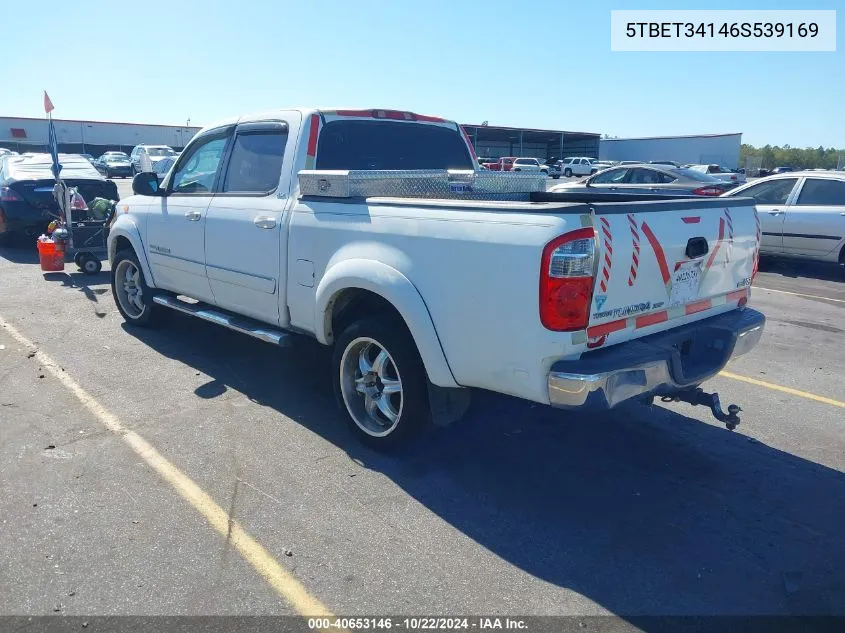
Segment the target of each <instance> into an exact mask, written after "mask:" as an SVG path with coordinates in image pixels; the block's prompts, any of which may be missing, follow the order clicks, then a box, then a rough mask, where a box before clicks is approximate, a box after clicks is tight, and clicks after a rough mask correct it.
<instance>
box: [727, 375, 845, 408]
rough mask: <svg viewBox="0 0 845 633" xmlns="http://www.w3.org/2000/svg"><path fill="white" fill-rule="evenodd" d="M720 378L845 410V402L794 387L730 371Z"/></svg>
mask: <svg viewBox="0 0 845 633" xmlns="http://www.w3.org/2000/svg"><path fill="white" fill-rule="evenodd" d="M719 375H720V376H724V377H725V378H733V379H734V380H741V381H742V382H747V383H749V384H751V385H757V386H758V387H765V388H766V389H774V390H775V391H782V392H784V393H788V394H790V395H793V396H799V397H801V398H807V400H815V401H816V402H822V403H824V404H830V405H833V406H834V407H842V408H843V409H845V402H840V401H839V400H834V399H833V398H825V397H824V396H817V395H816V394H814V393H808V392H806V391H800V390H799V389H793V388H792V387H784V386H782V385H775V384H773V383H771V382H765V381H763V380H757V379H756V378H749V377H748V376H740V375H739V374H734V373H733V372H729V371H721V372H719Z"/></svg>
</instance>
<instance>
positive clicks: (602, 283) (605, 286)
mask: <svg viewBox="0 0 845 633" xmlns="http://www.w3.org/2000/svg"><path fill="white" fill-rule="evenodd" d="M599 286H601V291H602V292H607V284H606V283H605V281H604V279H602V280H601V283H600V284H599Z"/></svg>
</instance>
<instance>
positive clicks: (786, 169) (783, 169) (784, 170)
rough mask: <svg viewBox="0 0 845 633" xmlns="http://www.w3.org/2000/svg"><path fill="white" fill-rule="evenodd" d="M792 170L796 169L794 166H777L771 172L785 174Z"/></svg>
mask: <svg viewBox="0 0 845 633" xmlns="http://www.w3.org/2000/svg"><path fill="white" fill-rule="evenodd" d="M790 171H795V169H794V168H793V167H786V166H784V167H775V168H774V169H773V170H772V172H771V173H772V175H775V174H785V173H787V172H790Z"/></svg>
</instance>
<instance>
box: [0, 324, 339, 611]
mask: <svg viewBox="0 0 845 633" xmlns="http://www.w3.org/2000/svg"><path fill="white" fill-rule="evenodd" d="M0 325H2V327H3V328H5V330H6V331H7V332H8V333H9V334H10V335H11V336H12V338H14V339H15V340H17V341H18V342H19V343H20V344H21V345H23V346H24V347H28V348H31V349H35V344H34V343H33V342H32V341H30V340H29V339H27V338H26V337H25V336H24V335H23V334H21V333H20V332H18V330H16V329H15V328H14V327H13V326H12V325H11V324H9V323H8V322H6V321H4V320H3V318H2V317H0ZM35 358H36V359H37V360H38V362H39V363H40V364H41V366H42V367H43V368H44V369H46V370H47V371H49V372H50V373H51V374H52V375H53V376H54V377H55V378H56V380H58V381H59V382H60V383H61V384H62V385H63V386H64V387H65V388H67V389H68V391H70V392H71V393H73V395H75V396H76V397H77V399H78V400H79V401H80V402H81V403H82V405H83V406H84V407H85V408H86V409H88V411H90V412H91V413H92V414H93V415H94V417H96V418H97V420H99V422H100V423H101V424H102V425H103V426H105V427H106V428H107V429H108V430H109V431H111V432H112V433H114V434H115V435H117V436H119V437H120V439H122V440H123V441H124V442H125V443H126V444H128V445H129V446H130V447H131V448H132V450H134V451H135V452H136V453H137V454H138V455H139V456H140V457H141V459H143V460H144V461H145V462H146V463H147V465H149V466H150V467H151V468H152V469H153V470H155V471H156V472H157V473H158V474H159V475H160V476H161V477H162V479H164V480H165V481H166V482H167V483H169V484H170V485H171V486H172V487H173V488H174V489H175V490H176V492H178V493H179V494H180V495H181V496H182V498H183V499H185V501H187V502H188V503H190V504H191V506H193V508H194V509H195V510H196V511H197V512H199V513H200V514H201V515H202V516H203V517H204V518H205V520H206V521H208V523H209V524H211V526H212V527H213V528H214V529H215V530H217V532H218V533H219V534H220V535H221V536H222V537H223V538H225V539H227V540H228V541H229V542H230V543H231V544H232V546H233V547H234V548H235V549H236V550H237V551H238V553H239V554H240V555H241V556H243V558H244V559H245V560H246V561H247V562H248V563H249V564H250V565H252V567H253V568H254V569H255V570H256V571H257V572H258V573H259V574H261V576H263V577H264V579H265V580H266V581H267V582H268V583H269V584H270V586H272V587H273V589H275V590H276V593H278V594H279V595H280V596H281V597H282V598H284V599H285V600H286V601H287V602H288V603H289V604H290V605H291V606H292V607H293V608H294V609H295V610H296V611H298V612H299V613H300V614H302V615H309V616H329V615H331V613H330V612H329V610H328V609H327V608H326V606H325V605H324V604H323V603H322V602H320V601H319V600H318V599H317V598H315V597H314V596H312V595H311V594H309V593H308V590H307V589H306V588H305V586H304V585H303V584H302V583H300V582H299V581H298V580H297V579H296V578H294V577H293V576H292V575H291V574H290V573H289V572H288V571H287V570H286V569H285V568H284V567H282V566H281V565H280V564H279V562H278V561H277V560H276V559H275V558H273V556H272V555H271V554H270V552H268V551H267V550H266V549H265V548H264V547H263V546H262V545H260V544H259V543H258V541H256V540H255V539H254V538H253V537H252V536H250V535H249V534H248V533H247V532H246V531H245V530H244V529H243V528H242V527H241V526H240V525H239V524H238V523H237V521H235V520H233V519H232V517H230V516H229V514H228V513H227V512H226V511H225V510H223V508H221V507H220V506H219V505H217V503H216V502H215V501H214V499H212V498H211V496H210V495H209V494H208V493H206V492H205V491H204V490H203V489H202V488H200V487H199V486H198V485H197V484H196V482H194V481H193V480H192V479H191V478H190V477H188V476H187V475H186V474H185V473H183V472H182V471H181V470H179V469H178V468H177V467H176V466H175V465H173V463H171V462H170V461H168V460H167V458H165V457H164V456H163V455H162V454H161V453H159V452H158V451H157V450H156V449H155V447H153V446H152V444H150V443H149V442H147V440H145V439H144V438H143V437H141V436H140V435H138V434H137V433H135V431H132V430H130V429H128V428H126V427H125V426H123V424H121V423H120V420H118V419H117V417H116V416H115V415H114V414H113V413H111V412H109V411H108V410H107V409H106V408H105V407H103V406H102V405H101V404H100V403H99V402H97V400H96V399H95V398H94V397H93V396H92V395H91V394H89V393H88V392H87V391H85V389H83V388H82V387H81V386H80V385H79V383H77V382H76V381H75V380H74V379H73V378H71V377H70V376H69V375H68V374H67V372H65V371H63V370H62V368H61V367H59V365H57V364H56V362H55V361H54V360H53V359H52V358H50V357H49V356H48V355H47V354H46V353H44V352H42V351H38V352H36V354H35Z"/></svg>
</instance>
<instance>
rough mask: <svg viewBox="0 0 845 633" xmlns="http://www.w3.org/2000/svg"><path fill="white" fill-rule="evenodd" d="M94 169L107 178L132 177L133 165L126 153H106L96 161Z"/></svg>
mask: <svg viewBox="0 0 845 633" xmlns="http://www.w3.org/2000/svg"><path fill="white" fill-rule="evenodd" d="M94 167H96V168H97V170H98V171H99V172H100V173H101V174H103V175H104V176H105V177H106V178H111V177H113V176H121V177H123V178H127V177H129V176H131V175H132V163H131V161H130V160H129V157H128V156H127V155H126V154H125V153H124V152H106V153H105V154H103V155H102V156H100V158H98V159H97V160H96V161H94Z"/></svg>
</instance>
